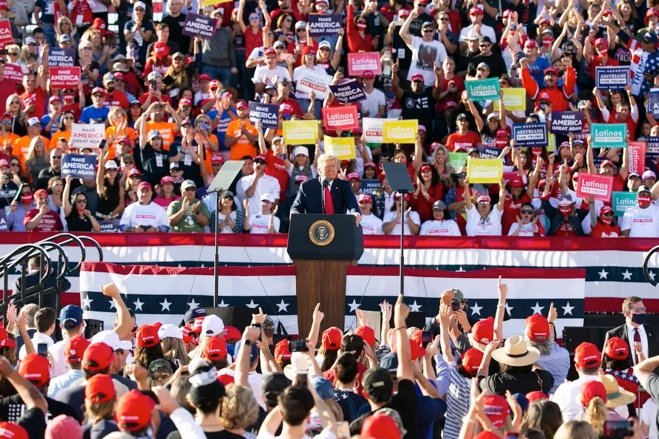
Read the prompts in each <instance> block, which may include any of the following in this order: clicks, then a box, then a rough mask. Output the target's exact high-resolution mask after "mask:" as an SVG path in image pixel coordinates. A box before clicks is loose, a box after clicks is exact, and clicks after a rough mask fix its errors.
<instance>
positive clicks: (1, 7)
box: [0, 1, 9, 11]
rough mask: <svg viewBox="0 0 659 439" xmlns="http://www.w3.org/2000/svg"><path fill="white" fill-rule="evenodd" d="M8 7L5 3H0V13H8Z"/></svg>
mask: <svg viewBox="0 0 659 439" xmlns="http://www.w3.org/2000/svg"><path fill="white" fill-rule="evenodd" d="M8 10H9V5H8V4H7V2H6V1H0V11H8Z"/></svg>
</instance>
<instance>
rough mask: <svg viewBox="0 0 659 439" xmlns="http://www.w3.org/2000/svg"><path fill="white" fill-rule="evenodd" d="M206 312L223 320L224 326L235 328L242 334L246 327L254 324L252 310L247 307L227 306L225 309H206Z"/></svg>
mask: <svg viewBox="0 0 659 439" xmlns="http://www.w3.org/2000/svg"><path fill="white" fill-rule="evenodd" d="M206 312H207V313H208V314H209V315H210V314H214V315H216V316H218V317H219V318H221V319H222V321H223V322H224V326H234V327H236V328H238V330H239V331H240V333H241V334H242V332H243V329H245V326H249V324H250V323H251V322H252V310H251V309H249V308H246V307H242V306H241V307H235V306H227V307H225V308H213V307H209V308H206Z"/></svg>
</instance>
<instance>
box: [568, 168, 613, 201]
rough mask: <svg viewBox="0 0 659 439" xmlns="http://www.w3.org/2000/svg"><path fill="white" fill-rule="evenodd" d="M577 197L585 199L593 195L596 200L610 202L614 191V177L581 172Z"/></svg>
mask: <svg viewBox="0 0 659 439" xmlns="http://www.w3.org/2000/svg"><path fill="white" fill-rule="evenodd" d="M577 184H578V186H577V197H581V198H584V199H586V200H587V199H588V198H590V196H591V195H592V196H593V198H595V199H596V200H600V201H604V202H606V203H608V202H609V201H611V192H612V191H613V177H612V176H610V175H599V174H583V173H579V181H578V182H577Z"/></svg>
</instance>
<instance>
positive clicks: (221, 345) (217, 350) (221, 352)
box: [202, 335, 227, 361]
mask: <svg viewBox="0 0 659 439" xmlns="http://www.w3.org/2000/svg"><path fill="white" fill-rule="evenodd" d="M202 356H203V357H204V358H205V359H206V360H208V361H220V360H225V359H226V358H227V342H226V340H225V339H224V337H222V336H221V335H214V336H212V337H210V338H209V339H208V340H206V344H205V345H204V351H203V353H202Z"/></svg>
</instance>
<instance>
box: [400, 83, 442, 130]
mask: <svg viewBox="0 0 659 439" xmlns="http://www.w3.org/2000/svg"><path fill="white" fill-rule="evenodd" d="M400 106H401V108H402V109H403V119H418V121H419V125H424V126H425V127H426V128H428V127H431V126H432V119H433V115H434V114H435V98H433V97H432V92H431V91H430V90H424V91H423V92H421V93H419V94H417V93H413V92H412V91H411V90H405V92H404V93H403V99H401V100H400Z"/></svg>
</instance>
